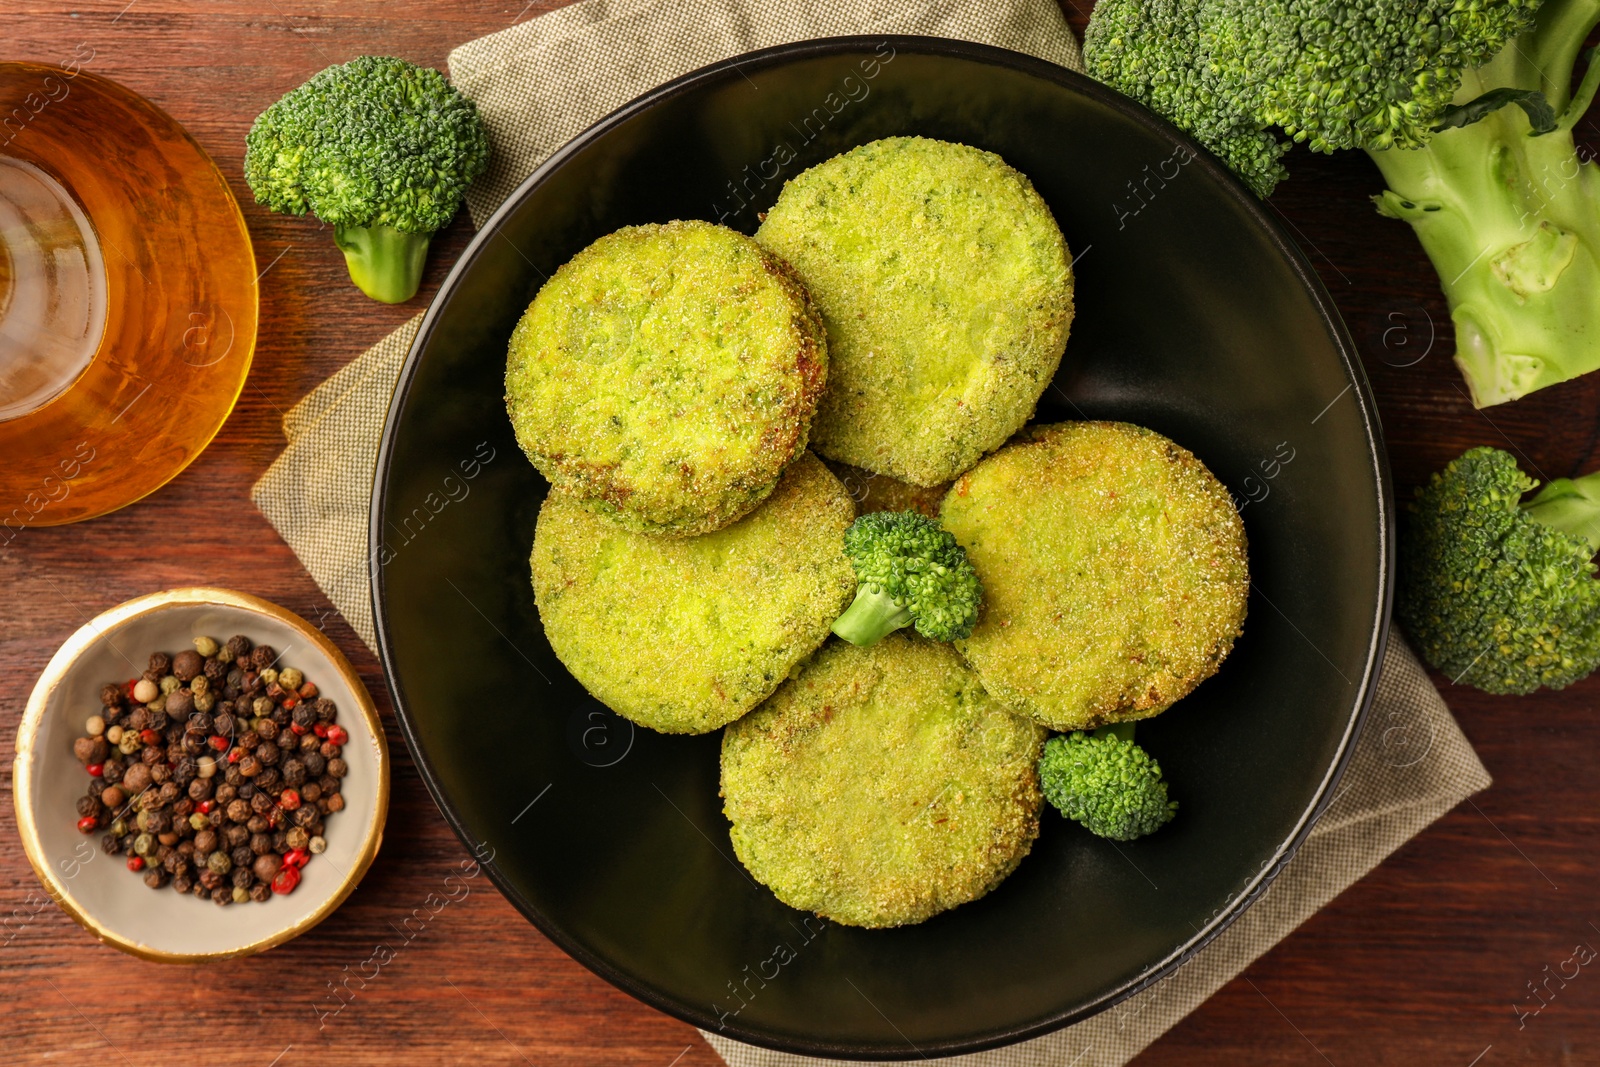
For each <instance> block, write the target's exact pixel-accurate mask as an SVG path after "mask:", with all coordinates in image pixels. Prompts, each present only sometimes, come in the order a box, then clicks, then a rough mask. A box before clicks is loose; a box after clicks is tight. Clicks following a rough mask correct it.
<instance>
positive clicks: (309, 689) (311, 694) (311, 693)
mask: <svg viewBox="0 0 1600 1067" xmlns="http://www.w3.org/2000/svg"><path fill="white" fill-rule="evenodd" d="M320 692H322V690H320V689H318V688H317V683H316V682H307V683H306V684H305V685H302V686H301V687H300V699H301V700H315V699H316V698H317V694H318V693H320Z"/></svg>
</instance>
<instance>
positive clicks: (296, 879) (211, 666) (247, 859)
mask: <svg viewBox="0 0 1600 1067" xmlns="http://www.w3.org/2000/svg"><path fill="white" fill-rule="evenodd" d="M194 646H195V647H194V649H193V650H185V651H183V652H179V653H178V654H177V655H176V656H169V655H168V654H167V653H165V652H157V653H155V654H154V655H152V656H151V657H150V666H149V669H148V670H146V671H145V672H144V674H143V676H142V677H139V678H134V679H131V680H129V681H127V682H124V683H122V684H121V685H118V684H116V683H109V684H107V685H106V686H104V687H103V688H102V689H101V690H100V702H101V704H102V705H104V707H103V709H102V710H101V712H100V713H99V714H98V715H93V716H90V718H89V720H88V722H87V723H86V724H85V730H84V736H82V737H80V738H78V739H77V740H76V741H74V742H73V743H72V750H73V754H74V755H76V756H77V757H78V761H79V762H80V763H82V764H83V765H84V768H85V769H86V770H87V771H88V772H89V789H88V792H87V793H86V794H85V795H84V796H83V797H82V798H81V799H80V800H79V801H78V829H79V830H80V831H82V832H83V833H85V834H95V833H99V832H101V831H106V833H105V835H104V837H102V838H101V842H100V845H101V848H102V849H104V850H105V851H106V852H107V853H110V854H112V855H121V854H126V855H127V856H128V869H129V870H131V871H138V872H143V874H144V883H145V885H147V886H150V887H151V888H152V889H160V888H163V887H164V886H167V885H171V886H172V887H173V888H174V889H176V890H177V891H178V892H180V893H193V894H194V895H195V896H197V897H210V898H211V899H212V900H213V901H215V902H216V903H218V904H235V903H238V904H242V903H244V902H246V901H250V900H255V901H264V900H268V899H270V898H271V896H272V894H273V893H291V892H293V891H294V888H295V886H297V885H299V884H300V877H301V874H300V872H301V870H302V869H303V868H304V867H305V865H306V862H307V861H308V860H309V859H310V857H311V856H312V855H314V854H316V853H320V852H322V851H323V850H324V849H326V848H327V840H326V839H325V838H324V837H323V828H324V827H323V821H324V819H325V818H326V817H327V816H329V815H331V814H333V813H334V812H336V811H339V810H341V809H342V808H343V807H344V796H343V794H342V793H341V792H340V787H341V784H342V781H343V779H344V776H345V774H346V773H348V770H349V768H348V767H347V765H346V764H345V761H344V759H343V757H342V752H343V746H344V744H345V742H347V741H348V740H349V735H348V734H347V733H346V732H345V730H344V728H343V727H341V726H339V725H338V724H337V723H335V721H334V720H335V719H336V718H337V717H338V709H337V708H335V707H334V703H333V701H331V700H329V699H328V698H326V697H324V696H321V695H320V694H319V693H318V692H317V687H316V684H315V683H313V682H309V681H307V680H306V679H305V677H304V676H303V675H302V674H301V672H300V671H298V670H295V669H294V668H293V667H279V666H278V665H277V659H278V654H277V653H276V652H275V651H273V649H272V647H271V646H270V645H253V644H252V643H251V641H250V639H249V638H247V637H244V636H242V635H240V636H235V637H230V638H229V639H228V641H227V642H226V643H225V644H221V645H219V644H218V643H217V642H216V641H215V640H214V639H212V638H210V637H199V638H196V639H195V642H194Z"/></svg>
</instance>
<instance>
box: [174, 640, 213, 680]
mask: <svg viewBox="0 0 1600 1067" xmlns="http://www.w3.org/2000/svg"><path fill="white" fill-rule="evenodd" d="M205 663H206V661H205V657H204V656H202V655H200V653H198V652H196V651H195V650H194V649H192V648H186V649H184V650H183V651H182V652H179V653H178V654H177V655H176V656H174V657H172V673H173V674H175V675H177V676H178V681H180V682H187V681H192V680H193V678H194V676H195V675H197V674H199V673H200V672H201V671H202V670H203V669H204V668H205Z"/></svg>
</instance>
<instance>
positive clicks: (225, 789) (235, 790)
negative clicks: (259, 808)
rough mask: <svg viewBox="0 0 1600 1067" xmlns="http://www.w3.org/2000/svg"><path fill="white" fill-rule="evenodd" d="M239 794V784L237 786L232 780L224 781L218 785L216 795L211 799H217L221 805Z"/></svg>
mask: <svg viewBox="0 0 1600 1067" xmlns="http://www.w3.org/2000/svg"><path fill="white" fill-rule="evenodd" d="M238 795H239V787H238V786H235V785H233V784H232V783H230V782H223V783H222V784H221V785H219V786H217V792H216V795H215V796H214V797H212V798H211V799H213V800H215V801H216V802H217V803H218V804H219V805H227V804H228V803H229V802H230V801H232V800H233V798H234V797H236V796H238Z"/></svg>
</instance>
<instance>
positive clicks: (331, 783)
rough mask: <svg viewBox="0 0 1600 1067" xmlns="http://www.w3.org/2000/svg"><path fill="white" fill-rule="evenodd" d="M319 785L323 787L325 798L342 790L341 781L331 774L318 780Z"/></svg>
mask: <svg viewBox="0 0 1600 1067" xmlns="http://www.w3.org/2000/svg"><path fill="white" fill-rule="evenodd" d="M317 784H318V785H320V786H321V787H322V795H323V796H327V795H328V794H329V793H337V792H338V791H339V788H340V787H339V779H337V778H335V777H334V776H333V775H331V774H324V775H323V776H322V777H321V778H318V779H317Z"/></svg>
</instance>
